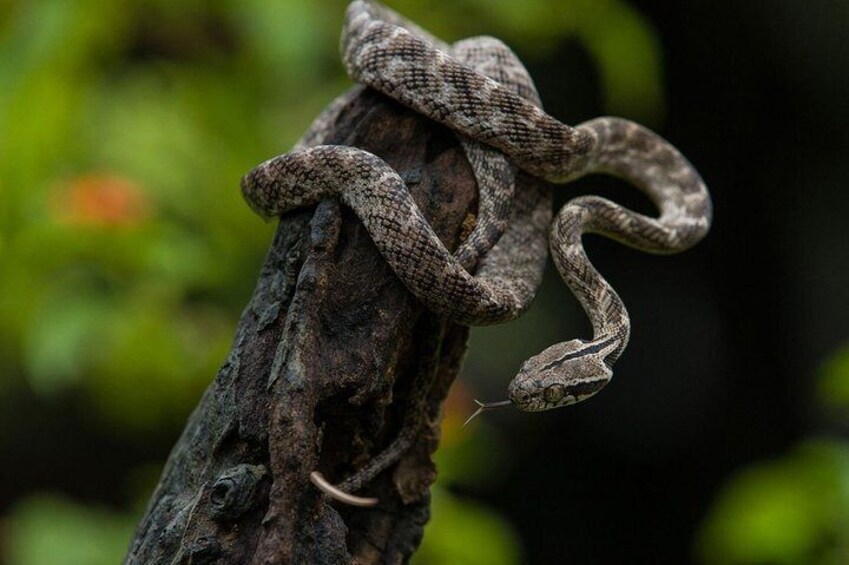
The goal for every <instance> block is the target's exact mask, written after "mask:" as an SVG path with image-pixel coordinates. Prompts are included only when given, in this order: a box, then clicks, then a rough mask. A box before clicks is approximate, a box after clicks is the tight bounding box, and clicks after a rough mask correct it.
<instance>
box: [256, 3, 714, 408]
mask: <svg viewBox="0 0 849 565" xmlns="http://www.w3.org/2000/svg"><path fill="white" fill-rule="evenodd" d="M342 56H343V61H344V64H345V67H346V69H347V71H348V73H349V74H350V75H351V77H352V78H354V79H355V80H357V81H358V82H360V83H362V84H364V85H367V86H370V87H372V88H375V89H376V90H379V91H381V92H383V93H384V94H386V95H388V96H390V97H392V98H393V99H395V100H397V101H399V102H401V103H403V104H405V105H407V106H409V107H411V108H413V109H414V110H416V111H418V112H420V113H422V114H424V115H426V116H428V117H430V118H431V119H433V120H435V121H437V122H439V123H442V124H444V125H446V126H448V127H450V128H452V129H454V130H455V131H456V132H457V133H458V134H459V135H460V136H461V140H462V142H463V144H464V149H465V151H466V153H467V156H468V157H469V161H470V163H471V164H472V166H473V167H474V170H475V174H476V178H477V179H478V185H479V189H480V193H481V194H480V204H479V218H478V224H477V226H476V227H475V230H474V231H473V233H472V235H471V236H470V237H469V239H468V240H467V241H466V242H464V244H463V246H462V247H461V249H459V250H458V253H457V255H456V256H455V255H452V254H451V252H449V251H448V250H447V249H446V248H445V247H444V246H443V245H442V243H441V242H440V241H439V240H438V238H436V237H435V235H434V234H433V231H432V229H430V227H429V226H428V224H427V222H426V221H425V219H424V218H423V217H422V215H421V213H420V212H419V211H418V209H417V207H416V205H415V203H413V202H412V199H411V198H410V196H409V193H408V191H407V189H406V186H405V185H404V182H403V180H402V179H401V178H400V177H399V176H398V174H397V173H396V172H395V171H393V170H392V169H391V168H390V167H389V166H388V165H386V163H384V162H383V161H382V160H380V159H379V158H377V157H375V156H374V155H371V154H368V153H366V152H364V151H361V150H358V149H354V148H350V147H340V146H317V147H312V148H309V149H304V148H299V149H296V150H295V151H293V152H291V153H288V154H286V155H282V156H280V157H276V158H274V159H271V160H270V161H267V162H265V163H263V164H261V165H260V166H258V167H257V168H256V169H254V170H253V171H251V172H250V173H249V174H248V175H247V176H246V177H245V178H244V179H243V181H242V190H243V193H244V195H245V198H246V199H247V200H248V202H249V203H250V204H251V206H252V207H253V208H254V210H256V211H257V212H259V213H261V214H263V215H265V216H274V215H279V214H282V213H285V212H287V211H289V210H293V209H295V208H298V207H301V206H306V205H310V204H314V203H315V202H317V201H319V200H321V199H323V198H328V197H337V198H340V199H341V200H342V202H344V203H345V204H346V205H348V206H350V207H351V208H352V209H353V210H354V211H355V212H356V213H357V214H358V216H359V217H360V218H361V220H362V221H363V223H364V224H365V226H366V228H367V229H368V230H369V233H370V234H371V235H372V237H373V238H374V240H375V243H376V244H377V246H378V248H379V249H380V251H381V252H382V253H383V255H384V256H385V257H386V259H387V261H388V262H389V264H390V265H391V266H392V268H393V269H394V271H395V273H396V274H397V275H398V277H399V278H400V279H401V280H402V281H403V282H404V283H405V285H406V286H407V287H408V288H409V289H410V291H411V292H413V293H414V294H415V295H416V296H417V297H418V298H419V299H420V300H422V302H424V303H425V304H426V305H427V306H428V307H429V308H430V309H432V310H433V311H435V312H437V313H438V314H440V315H441V316H443V317H445V318H447V319H450V320H453V321H456V322H459V323H463V324H472V325H480V324H492V323H498V322H503V321H506V320H510V319H513V318H515V317H517V316H518V315H520V314H521V313H522V312H523V311H524V310H525V309H526V308H527V307H528V305H529V304H530V301H531V300H532V299H533V296H534V294H535V292H536V289H537V286H538V285H539V282H540V278H541V271H542V267H543V264H544V259H545V249H544V243H543V241H544V237H545V236H544V234H545V231H546V230H549V243H550V248H551V252H552V254H553V257H554V260H555V264H556V266H557V268H558V271H559V272H560V274H561V276H562V278H563V279H564V281H565V282H566V283H567V284H568V285H569V287H570V288H571V290H572V291H573V292H574V294H575V296H576V297H577V299H578V300H579V301H580V303H581V305H582V306H583V308H584V310H585V311H586V312H587V315H588V316H589V318H590V320H591V322H592V326H593V330H594V336H593V339H592V340H591V341H584V340H577V339H576V340H570V341H567V342H563V343H558V344H555V345H553V346H551V347H549V348H548V349H546V350H545V351H543V352H542V353H540V354H539V355H537V356H534V357H532V358H531V359H529V360H528V361H527V362H526V363H525V364H524V365H523V366H522V368H521V369H520V371H519V374H518V375H517V376H516V378H515V379H514V380H513V381H512V382H511V384H510V387H509V396H510V400H511V401H512V402H513V403H514V404H515V405H516V406H518V407H519V408H521V409H523V410H527V411H539V410H546V409H549V408H554V407H557V406H563V405H566V404H571V403H574V402H577V401H580V400H582V399H584V398H587V397H589V396H591V395H593V394H595V393H596V392H597V391H598V390H600V389H601V388H602V387H603V386H604V385H605V384H606V383H607V382H609V380H610V378H611V376H612V370H611V368H612V365H613V363H614V362H615V360H616V359H617V358H618V357H619V356H620V355H621V353H622V351H623V350H624V348H625V346H626V345H627V342H628V336H629V332H630V323H629V319H628V314H627V311H626V309H625V306H624V304H623V303H622V301H621V300H620V298H619V297H618V296H617V294H616V292H615V291H614V290H613V288H612V287H611V286H610V284H609V283H607V281H605V280H604V278H603V277H602V276H601V275H600V274H599V273H598V271H597V270H596V269H595V268H594V267H593V265H592V263H591V262H590V261H589V259H588V258H587V256H586V253H585V251H584V248H583V245H582V243H581V237H582V235H583V234H584V233H598V234H602V235H605V236H607V237H611V238H613V239H616V240H618V241H620V242H622V243H625V244H626V245H629V246H631V247H634V248H636V249H640V250H642V251H646V252H650V253H675V252H678V251H682V250H684V249H687V248H689V247H690V246H692V245H694V244H695V243H697V242H698V241H699V240H700V239H701V238H702V237H704V235H705V234H706V233H707V231H708V229H709V226H710V222H711V214H712V211H711V202H710V197H709V195H708V192H707V188H706V187H705V185H704V183H703V181H702V179H701V177H700V176H699V174H698V173H697V172H696V170H695V169H694V168H693V166H692V165H691V164H690V163H689V162H688V161H687V160H686V159H685V158H684V157H683V156H682V155H681V153H679V152H678V151H677V150H676V149H675V148H674V147H673V146H672V145H671V144H669V143H668V142H667V141H666V140H664V139H663V138H661V137H660V136H658V135H657V134H655V133H653V132H651V131H650V130H648V129H646V128H644V127H643V126H640V125H639V124H636V123H634V122H631V121H628V120H625V119H621V118H613V117H604V118H597V119H594V120H590V121H588V122H585V123H583V124H580V125H578V126H576V127H571V126H568V125H565V124H563V123H561V122H559V121H558V120H556V119H555V118H553V117H551V116H550V115H548V114H546V113H545V112H544V111H543V110H542V109H541V108H540V107H539V98H538V96H537V93H536V90H535V88H534V86H533V82H532V81H531V80H530V78H529V77H528V76H527V72H526V71H525V69H524V67H522V65H521V63H519V62H518V60H517V59H516V57H515V55H513V54H512V53H511V52H510V51H509V49H507V48H506V47H505V46H504V45H503V44H502V43H500V42H498V41H497V40H494V39H491V38H476V39H474V40H466V41H464V42H458V43H457V44H455V45H453V46H448V45H446V44H444V43H442V42H441V41H439V40H437V39H435V38H433V37H432V36H431V35H430V34H428V33H427V32H425V31H423V30H421V29H420V28H418V27H417V26H415V25H414V24H412V23H410V22H407V21H406V20H404V19H403V18H402V17H401V16H399V15H398V14H396V13H394V12H392V11H391V10H388V9H387V8H385V7H383V6H380V5H379V4H377V3H375V2H371V1H368V0H355V1H353V2H352V3H351V4H350V5H349V8H348V12H347V18H346V23H345V29H344V31H343V35H342ZM332 113H333V109H332V107H331V110H329V112H326V113H325V114H322V116H321V117H320V118H319V120H317V121H316V124H314V127H313V128H311V132H309V133H308V134H307V136H305V141H303V142H302V143H301V144H299V146H298V147H305V146H307V145H311V144H314V143H320V142H321V137H322V136H321V131H322V130H323V128H325V127H326V126H324V125H323V124H326V123H327V122H326V120H328V119H331V118H332ZM515 167H518V168H519V169H521V170H522V171H523V173H519V174H518V175H517V174H516V172H515ZM593 173H603V174H608V175H613V176H616V177H619V178H622V179H624V180H625V181H627V182H629V183H630V184H632V185H634V186H635V187H636V188H638V189H639V190H641V191H643V192H644V193H645V194H646V195H647V196H648V197H649V198H650V199H651V200H652V202H653V203H654V204H655V206H656V207H657V208H658V210H659V212H660V214H659V216H658V217H650V216H646V215H643V214H638V213H636V212H634V211H632V210H629V209H627V208H624V207H622V206H620V205H618V204H616V203H614V202H612V201H610V200H607V199H604V198H601V197H597V196H584V197H580V198H575V199H573V200H572V201H570V202H568V203H567V204H566V205H565V206H564V207H563V209H562V210H561V211H560V212H559V213H558V214H557V216H556V218H555V219H554V221H553V223H552V222H551V212H550V203H549V202H550V201H549V197H548V196H549V195H548V191H547V188H546V187H545V186H544V185H545V183H543V182H541V181H547V182H548V183H556V184H562V183H566V182H568V181H570V180H574V179H576V178H579V177H581V176H583V175H586V174H593ZM502 233H503V235H501V234H502ZM496 242H497V243H496ZM493 244H494V246H493ZM490 247H491V249H490ZM487 250H488V251H487ZM483 253H485V255H482V254H483ZM481 255H482V257H481ZM479 257H480V259H479ZM478 259H479V261H478ZM476 263H477V270H476V271H475V275H474V276H472V275H471V274H470V273H469V270H472V268H473V267H474V266H475V264H476ZM467 269H468V270H467Z"/></svg>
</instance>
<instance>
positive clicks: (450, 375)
mask: <svg viewBox="0 0 849 565" xmlns="http://www.w3.org/2000/svg"><path fill="white" fill-rule="evenodd" d="M330 141H331V142H333V143H339V144H345V145H353V146H357V147H362V148H364V149H367V150H369V151H371V152H373V153H375V154H377V155H379V156H380V157H382V158H383V159H385V160H386V161H387V162H388V163H389V164H391V165H392V166H393V167H395V169H396V170H397V171H399V173H400V174H401V175H402V176H403V177H404V178H405V179H406V180H407V181H408V184H409V185H410V187H411V191H412V192H413V195H414V197H415V199H416V201H417V202H418V204H419V206H420V207H421V208H422V210H423V212H424V214H425V216H426V217H427V218H428V219H429V221H430V222H431V224H432V225H433V227H434V229H435V230H436V232H437V234H439V236H440V237H441V238H442V239H443V241H444V242H445V243H446V245H448V246H449V248H453V247H455V246H456V244H457V242H458V241H459V240H460V237H461V232H463V231H464V230H465V229H468V223H469V222H468V219H469V211H470V210H472V209H473V207H474V204H475V199H476V196H475V194H476V186H475V182H474V177H473V174H472V172H471V169H470V168H469V165H468V163H467V161H466V159H465V157H464V155H463V152H462V150H461V149H460V147H459V145H458V143H457V140H456V138H455V137H454V135H453V134H452V133H451V132H450V131H448V130H446V129H444V128H442V127H441V126H437V125H435V124H433V123H432V122H429V121H427V120H425V119H423V118H421V117H419V116H417V115H415V114H413V113H412V112H410V111H408V110H406V109H404V108H402V107H400V106H398V105H397V104H395V103H393V102H390V101H388V100H387V99H385V98H383V97H381V96H380V95H378V94H375V93H373V92H371V91H365V92H364V93H363V94H361V95H360V96H359V97H358V98H357V99H355V100H354V101H353V102H352V103H351V104H350V105H349V106H348V107H347V108H346V110H345V111H344V112H343V113H342V115H341V116H340V119H339V121H338V124H337V130H336V132H335V134H334V135H332V137H331V140H330ZM439 326H440V325H439V324H436V323H434V321H433V319H432V317H431V316H430V315H429V314H428V313H427V312H425V311H424V310H423V308H422V306H421V305H420V304H419V303H418V302H417V301H416V300H415V299H414V298H413V297H412V296H411V295H410V294H409V293H408V292H407V291H406V290H405V288H404V287H403V286H402V284H401V283H400V282H399V280H398V279H397V278H396V277H395V276H394V275H393V273H392V272H391V271H390V270H389V268H388V266H387V265H386V263H385V261H384V260H383V258H382V257H381V256H380V254H379V253H378V252H377V251H376V249H375V247H374V245H373V244H372V243H371V240H370V238H369V235H368V233H367V232H366V231H365V229H364V228H363V226H362V225H361V224H360V223H359V221H358V220H357V218H356V217H355V216H354V215H353V214H352V213H351V212H350V210H348V209H344V208H341V207H340V206H339V204H337V203H336V202H331V201H328V202H323V203H321V204H320V205H318V206H317V207H315V208H313V209H310V210H304V211H299V212H297V213H293V214H290V215H287V216H286V217H285V218H283V219H282V220H281V222H280V225H279V227H278V230H277V233H276V235H275V238H274V241H273V243H272V245H271V249H270V251H269V253H268V257H267V259H266V261H265V265H264V266H263V268H262V271H261V274H260V278H259V282H258V284H257V287H256V291H255V293H254V296H253V298H252V300H251V302H250V304H249V305H248V307H247V308H246V309H245V312H244V313H243V315H242V318H241V320H240V322H239V326H238V329H237V331H236V337H235V340H234V343H233V348H232V350H231V352H230V354H229V356H228V357H227V359H226V361H225V362H224V364H223V366H222V367H221V370H220V371H219V373H218V375H217V376H216V378H215V381H214V382H213V383H212V384H211V385H210V387H209V388H208V389H207V391H206V393H205V394H204V396H203V398H202V399H201V402H200V404H199V405H198V407H197V408H196V409H195V411H194V413H193V414H192V416H191V418H190V419H189V421H188V423H187V425H186V428H185V430H184V432H183V434H182V436H181V437H180V439H179V441H178V442H177V444H176V445H175V446H174V449H173V451H172V453H171V455H170V457H169V459H168V462H167V463H166V465H165V469H164V471H163V474H162V477H161V479H160V483H159V485H158V486H157V488H156V491H155V492H154V494H153V496H152V498H151V501H150V503H149V506H148V509H147V512H146V515H145V517H144V518H143V520H142V522H141V523H140V525H139V527H138V530H137V532H136V535H135V538H134V540H133V541H132V543H131V546H130V551H129V553H128V555H127V557H126V561H125V562H126V563H145V564H151V563H297V564H304V563H321V564H332V563H349V562H356V563H403V562H406V561H407V560H408V559H409V557H410V555H411V554H412V553H413V552H414V551H415V549H416V547H417V546H418V544H419V541H420V539H421V536H422V530H423V527H424V524H425V522H426V521H427V519H428V515H429V500H428V487H429V485H430V484H431V483H432V482H433V480H434V478H435V475H436V471H435V468H434V465H433V463H432V461H431V458H430V455H431V454H432V452H433V451H434V450H435V449H436V446H437V443H438V436H439V430H438V424H439V413H440V407H441V404H442V401H443V400H444V398H445V395H446V394H447V390H448V387H449V386H450V384H451V382H452V381H453V380H454V378H455V376H456V375H457V373H458V371H459V367H460V364H461V360H462V357H463V355H464V353H465V344H466V337H467V330H466V328H461V327H458V326H447V328H440V327H439ZM435 339H439V341H438V343H439V344H440V347H439V348H438V349H437V350H436V351H435V352H434V351H432V349H433V347H432V346H431V347H429V346H428V345H427V344H433V343H437V342H436V341H435ZM428 360H430V361H434V360H435V361H436V362H437V368H436V376H435V382H434V384H433V386H432V388H431V389H430V391H429V393H428V401H427V405H428V411H427V412H428V413H427V421H426V424H425V425H424V426H422V428H421V429H420V430H419V432H418V435H417V437H416V440H415V442H414V445H413V447H412V448H411V449H410V450H409V451H408V452H407V453H406V454H405V455H404V457H403V458H402V459H401V461H400V462H399V463H398V464H397V465H393V466H392V467H390V468H389V469H388V470H387V471H385V472H383V473H382V474H381V475H379V476H378V477H377V479H375V480H374V481H373V482H372V483H371V484H370V485H369V486H368V487H367V488H366V489H364V493H365V494H367V495H369V496H376V497H378V498H380V501H381V502H380V505H379V506H377V507H376V508H371V509H360V508H353V507H348V506H344V505H341V504H339V503H335V502H331V501H330V500H329V499H327V498H326V497H325V496H324V495H323V494H322V493H320V492H319V491H318V490H317V489H316V488H315V487H314V486H313V485H312V484H311V483H310V481H309V479H308V475H309V473H310V472H311V471H313V470H316V469H318V470H321V471H322V472H323V473H324V475H325V476H326V477H328V479H330V480H331V481H335V482H338V481H340V480H342V479H343V478H345V477H346V476H348V475H349V474H350V473H352V472H353V471H354V470H356V469H357V468H359V467H361V466H362V465H364V464H365V463H366V462H367V461H368V460H369V459H370V457H372V456H374V455H376V454H377V453H379V452H380V451H381V449H382V448H383V447H385V446H386V445H388V444H389V443H390V442H391V441H392V440H393V439H394V438H395V437H396V435H397V434H398V431H399V429H400V427H401V424H402V422H403V421H404V418H405V416H407V411H408V410H411V409H414V407H412V406H410V405H409V404H408V403H407V402H406V400H407V398H408V396H409V395H410V392H411V388H412V384H413V381H414V378H415V376H416V374H417V368H418V367H420V366H421V365H422V363H427V362H428Z"/></svg>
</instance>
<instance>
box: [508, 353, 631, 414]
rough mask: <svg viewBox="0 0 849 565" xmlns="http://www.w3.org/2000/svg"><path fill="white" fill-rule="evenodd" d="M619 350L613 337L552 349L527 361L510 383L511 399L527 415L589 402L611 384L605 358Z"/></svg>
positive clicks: (611, 374) (610, 371)
mask: <svg viewBox="0 0 849 565" xmlns="http://www.w3.org/2000/svg"><path fill="white" fill-rule="evenodd" d="M616 346H617V340H616V338H612V337H611V338H600V339H596V340H593V341H591V342H589V343H587V342H584V341H582V340H578V339H574V340H571V341H566V342H563V343H558V344H555V345H552V346H551V347H549V348H548V349H546V350H544V351H543V352H542V353H540V354H539V355H536V356H534V357H531V358H530V359H528V360H527V361H525V363H524V364H523V365H522V368H521V369H520V370H519V374H517V375H516V377H515V378H514V379H513V381H512V382H511V383H510V387H509V390H508V396H509V397H510V400H512V401H513V403H514V404H515V405H516V406H517V407H518V408H519V409H520V410H523V411H525V412H542V411H544V410H550V409H552V408H558V407H560V406H568V405H570V404H575V403H577V402H580V401H582V400H584V399H586V398H589V397H590V396H593V395H594V394H595V393H597V392H598V391H599V390H601V389H602V388H603V387H604V386H605V385H606V384H607V383H608V382H610V379H611V377H612V376H613V372H612V370H611V369H610V367H609V366H608V364H607V363H606V362H605V358H606V357H607V356H608V355H609V353H610V351H612V350H614V349H615V348H616Z"/></svg>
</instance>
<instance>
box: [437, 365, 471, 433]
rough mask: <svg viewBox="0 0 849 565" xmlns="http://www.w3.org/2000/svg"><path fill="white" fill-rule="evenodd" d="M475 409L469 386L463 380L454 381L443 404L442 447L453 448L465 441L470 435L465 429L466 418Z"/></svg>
mask: <svg viewBox="0 0 849 565" xmlns="http://www.w3.org/2000/svg"><path fill="white" fill-rule="evenodd" d="M474 410H475V408H474V405H473V403H472V393H471V391H470V390H469V386H468V385H467V384H466V383H464V382H463V381H461V380H456V381H454V384H452V385H451V389H449V391H448V397H447V398H446V399H445V404H443V418H442V442H441V443H442V445H443V446H446V447H451V446H454V445H457V444H458V443H460V442H461V441H463V440H464V439H465V438H466V437H467V436H468V435H469V429H468V428H464V427H463V422H465V421H466V418H468V417H469V416H471V415H472V412H474Z"/></svg>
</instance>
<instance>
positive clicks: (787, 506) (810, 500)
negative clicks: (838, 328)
mask: <svg viewBox="0 0 849 565" xmlns="http://www.w3.org/2000/svg"><path fill="white" fill-rule="evenodd" d="M818 382H819V393H820V394H819V399H820V403H821V408H822V410H823V412H824V413H825V414H829V413H832V411H833V413H835V414H837V417H838V418H842V419H843V423H842V425H843V426H846V425H848V424H849V394H847V391H849V347H844V348H842V349H841V350H839V351H838V352H837V353H835V354H834V355H833V356H832V357H831V358H829V359H828V360H827V361H826V362H825V363H824V364H823V369H822V372H821V377H820V379H819V381H818ZM837 409H839V410H840V411H839V412H838V411H837ZM697 550H698V554H699V557H700V560H701V562H703V563H705V564H711V565H712V564H735V565H736V564H739V565H759V564H771V565H772V564H774V565H841V564H844V563H849V442H847V441H846V439H845V438H838V437H814V438H811V439H808V440H805V441H804V442H802V443H801V444H800V445H798V446H797V447H796V448H795V449H793V450H792V451H790V452H789V453H787V454H785V455H782V456H781V457H778V458H776V459H775V460H772V461H766V462H762V463H757V464H755V465H752V466H751V467H748V468H745V469H742V470H741V471H740V472H739V473H737V474H736V475H735V476H733V477H731V478H730V479H729V480H728V482H727V483H726V484H725V485H724V486H723V487H722V489H721V490H720V492H719V493H718V495H717V498H716V500H715V501H714V504H713V507H712V508H711V510H710V512H709V514H708V517H707V520H706V521H705V523H704V525H703V527H702V531H701V533H700V535H699V539H698V545H697Z"/></svg>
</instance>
